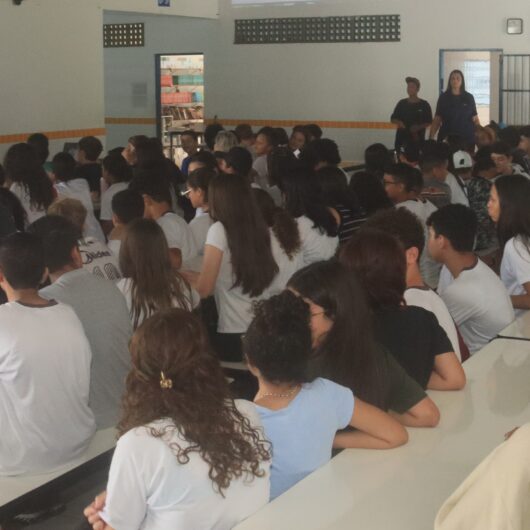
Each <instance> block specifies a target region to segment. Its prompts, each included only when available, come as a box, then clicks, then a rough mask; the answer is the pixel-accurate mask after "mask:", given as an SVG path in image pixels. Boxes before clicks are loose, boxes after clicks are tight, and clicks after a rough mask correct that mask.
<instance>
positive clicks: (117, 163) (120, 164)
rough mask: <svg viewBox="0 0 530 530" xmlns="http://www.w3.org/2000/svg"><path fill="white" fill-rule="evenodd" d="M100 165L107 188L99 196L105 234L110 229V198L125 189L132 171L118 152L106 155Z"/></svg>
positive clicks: (100, 216)
mask: <svg viewBox="0 0 530 530" xmlns="http://www.w3.org/2000/svg"><path fill="white" fill-rule="evenodd" d="M101 166H102V168H103V174H102V175H103V181H104V182H105V184H106V185H107V186H108V188H107V189H106V190H105V191H104V192H103V194H102V196H101V213H100V215H99V218H100V220H101V226H102V227H103V231H104V232H105V235H108V233H109V232H110V231H111V230H112V198H113V197H114V195H116V193H118V192H120V191H123V190H126V189H127V188H128V186H129V181H130V180H131V178H132V171H131V168H130V166H129V165H128V164H127V162H126V161H125V159H124V158H123V156H121V154H119V153H114V154H110V155H107V156H106V157H105V158H104V159H103V161H102V163H101Z"/></svg>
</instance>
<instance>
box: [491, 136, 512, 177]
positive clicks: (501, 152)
mask: <svg viewBox="0 0 530 530" xmlns="http://www.w3.org/2000/svg"><path fill="white" fill-rule="evenodd" d="M491 159H492V160H493V163H494V164H495V168H496V169H497V174H498V175H511V173H512V149H511V147H510V146H509V145H508V144H507V143H506V142H501V141H499V142H495V143H494V144H492V146H491Z"/></svg>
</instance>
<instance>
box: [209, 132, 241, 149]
mask: <svg viewBox="0 0 530 530" xmlns="http://www.w3.org/2000/svg"><path fill="white" fill-rule="evenodd" d="M238 145H239V140H238V139H237V136H236V135H235V133H233V132H232V131H219V132H218V133H217V136H216V137H215V144H214V146H213V150H214V153H217V152H221V153H228V151H230V149H232V147H236V146H238Z"/></svg>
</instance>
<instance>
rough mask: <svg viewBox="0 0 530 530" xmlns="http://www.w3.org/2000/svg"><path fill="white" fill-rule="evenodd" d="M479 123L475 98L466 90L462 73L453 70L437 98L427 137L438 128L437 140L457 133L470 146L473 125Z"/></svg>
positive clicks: (471, 143) (472, 138)
mask: <svg viewBox="0 0 530 530" xmlns="http://www.w3.org/2000/svg"><path fill="white" fill-rule="evenodd" d="M479 125H480V121H479V119H478V115H477V106H476V105H475V98H474V97H473V96H472V94H470V93H469V92H466V82H465V79H464V74H463V73H462V72H461V71H460V70H453V71H452V72H451V74H450V75H449V82H448V84H447V89H446V90H445V92H443V93H442V94H441V95H440V97H439V98H438V103H437V105H436V112H435V116H434V120H433V122H432V125H431V131H430V133H429V138H430V139H431V140H432V139H433V138H434V136H435V135H436V133H437V132H438V130H440V132H439V134H438V140H440V141H442V140H444V139H445V138H447V136H449V135H457V136H460V138H462V140H464V142H465V143H466V144H467V145H468V146H469V147H470V148H473V150H474V147H475V127H476V126H479Z"/></svg>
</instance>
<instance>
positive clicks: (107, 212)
mask: <svg viewBox="0 0 530 530" xmlns="http://www.w3.org/2000/svg"><path fill="white" fill-rule="evenodd" d="M128 187H129V183H128V182H116V184H112V185H111V186H109V187H108V188H107V189H106V190H105V192H104V193H103V195H101V212H100V214H99V218H100V219H101V220H102V221H112V197H114V195H116V193H118V192H119V191H123V190H126V189H127V188H128Z"/></svg>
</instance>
